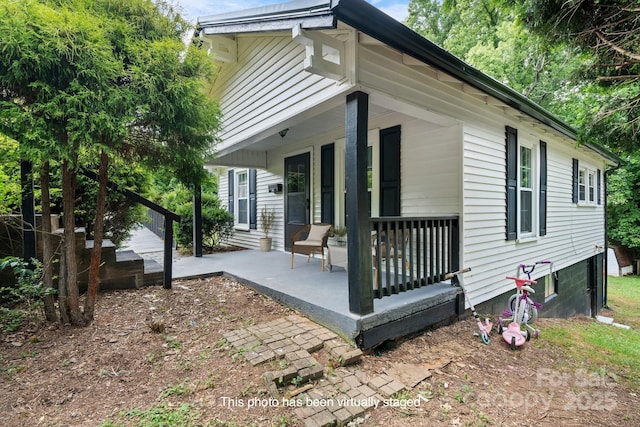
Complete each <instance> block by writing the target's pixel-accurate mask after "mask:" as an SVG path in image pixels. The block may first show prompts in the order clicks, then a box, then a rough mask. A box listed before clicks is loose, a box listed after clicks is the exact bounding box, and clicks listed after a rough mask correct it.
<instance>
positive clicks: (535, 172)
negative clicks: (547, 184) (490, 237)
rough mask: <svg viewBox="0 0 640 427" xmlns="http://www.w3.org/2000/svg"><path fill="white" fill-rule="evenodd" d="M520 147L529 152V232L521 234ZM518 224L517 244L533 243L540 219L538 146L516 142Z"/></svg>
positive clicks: (536, 235)
mask: <svg viewBox="0 0 640 427" xmlns="http://www.w3.org/2000/svg"><path fill="white" fill-rule="evenodd" d="M521 147H526V148H528V149H530V150H531V187H528V188H530V189H531V211H532V212H531V232H526V233H523V232H522V231H521V226H522V224H521V222H522V215H521V209H522V203H521V198H520V195H521V191H522V186H521V179H522V176H521V173H520V172H521V170H520V168H521V166H522V164H521V158H520V155H521V150H520V148H521ZM517 194H518V213H517V217H518V222H517V231H518V239H517V240H518V242H520V243H526V242H530V241H534V240H536V239H537V238H538V231H539V224H538V220H539V217H540V200H539V199H540V153H539V145H538V144H536V143H533V142H529V141H518V193H517Z"/></svg>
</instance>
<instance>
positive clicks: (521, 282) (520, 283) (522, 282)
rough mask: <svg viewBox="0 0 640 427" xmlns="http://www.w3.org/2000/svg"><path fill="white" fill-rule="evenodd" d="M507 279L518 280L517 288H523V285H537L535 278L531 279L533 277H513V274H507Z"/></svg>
mask: <svg viewBox="0 0 640 427" xmlns="http://www.w3.org/2000/svg"><path fill="white" fill-rule="evenodd" d="M507 279H510V280H513V281H514V282H516V288H518V289H521V288H522V286H523V285H528V284H531V285H535V284H536V283H538V282H536V281H535V280H531V279H523V278H522V277H513V276H507Z"/></svg>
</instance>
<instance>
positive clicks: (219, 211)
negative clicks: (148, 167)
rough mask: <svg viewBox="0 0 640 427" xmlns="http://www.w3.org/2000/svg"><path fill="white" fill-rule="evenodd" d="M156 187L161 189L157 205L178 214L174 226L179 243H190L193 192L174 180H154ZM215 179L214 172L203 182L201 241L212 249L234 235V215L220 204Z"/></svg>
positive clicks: (187, 244) (183, 244)
mask: <svg viewBox="0 0 640 427" xmlns="http://www.w3.org/2000/svg"><path fill="white" fill-rule="evenodd" d="M155 186H156V189H158V190H160V189H164V193H163V194H164V195H163V197H162V199H161V200H160V204H161V205H162V206H164V207H166V208H167V209H169V210H170V211H173V212H175V213H176V214H178V215H179V216H180V222H179V223H177V224H175V225H174V236H175V239H176V242H177V243H178V245H179V246H183V247H184V246H191V245H192V244H193V194H192V192H191V191H190V190H189V189H188V188H187V187H185V186H184V185H182V184H179V183H178V182H177V181H176V180H170V181H169V182H163V181H162V180H161V179H156V182H155ZM217 188H218V186H217V182H216V178H215V176H213V175H210V176H209V179H208V180H206V181H205V182H203V183H202V244H203V246H204V247H206V248H213V247H215V246H218V245H220V244H222V243H225V242H226V241H227V240H228V239H229V238H230V237H231V236H232V235H233V231H234V228H233V215H231V214H230V213H229V212H227V210H226V209H225V208H223V207H221V206H220V201H219V200H218V197H217V196H216V192H217Z"/></svg>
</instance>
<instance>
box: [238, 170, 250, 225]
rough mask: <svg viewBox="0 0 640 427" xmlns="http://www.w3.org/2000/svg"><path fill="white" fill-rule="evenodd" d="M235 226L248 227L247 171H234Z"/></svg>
mask: <svg viewBox="0 0 640 427" xmlns="http://www.w3.org/2000/svg"><path fill="white" fill-rule="evenodd" d="M235 181H236V188H235V194H236V200H235V205H236V209H235V211H236V218H235V220H236V224H235V225H236V227H237V228H240V229H247V230H248V229H249V171H248V170H246V169H245V170H239V171H237V172H236V180H235Z"/></svg>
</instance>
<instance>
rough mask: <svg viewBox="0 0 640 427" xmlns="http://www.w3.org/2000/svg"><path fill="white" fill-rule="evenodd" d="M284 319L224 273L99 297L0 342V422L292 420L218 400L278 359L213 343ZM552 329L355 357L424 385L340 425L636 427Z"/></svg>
mask: <svg viewBox="0 0 640 427" xmlns="http://www.w3.org/2000/svg"><path fill="white" fill-rule="evenodd" d="M291 313H292V311H291V310H289V309H287V308H285V307H283V306H281V305H279V304H277V303H275V302H273V301H272V300H270V299H268V298H266V297H263V296H262V295H260V294H258V293H256V292H255V291H253V290H251V289H249V288H246V287H244V286H242V285H240V284H238V283H236V282H234V281H232V280H229V279H227V278H224V277H210V278H205V279H196V280H188V281H177V282H174V284H173V289H171V290H165V289H162V288H161V287H153V288H146V289H141V290H132V291H120V292H110V293H105V294H102V295H101V296H100V300H99V303H98V307H97V309H96V318H95V321H94V323H93V324H92V325H91V326H89V327H86V328H71V327H65V328H61V327H46V328H42V329H40V330H31V331H21V332H19V333H14V334H11V335H2V336H0V338H1V342H0V425H2V426H98V425H101V424H103V423H105V422H108V423H107V425H111V426H113V425H143V424H136V422H138V421H139V420H140V418H139V417H135V416H133V414H135V411H134V410H135V409H138V410H141V411H147V413H149V412H151V411H150V409H151V408H165V409H167V408H173V409H176V410H180V408H187V407H185V406H183V405H184V404H187V405H189V406H188V408H189V413H191V414H196V418H197V419H196V420H195V421H193V422H192V424H189V425H213V426H249V425H255V426H297V425H301V422H300V421H299V420H298V418H297V417H296V415H295V414H294V411H293V409H292V408H285V407H282V406H281V405H272V406H263V407H259V408H255V407H254V408H248V407H247V406H248V405H243V406H241V405H240V404H236V405H229V404H227V403H226V402H229V401H233V402H236V403H237V402H248V401H249V400H250V399H252V398H256V397H257V398H268V397H269V396H268V395H267V391H266V388H265V386H264V384H263V382H262V379H261V375H262V374H263V373H264V372H266V371H268V370H272V369H273V368H274V367H273V364H274V363H277V362H271V363H268V364H266V365H263V366H257V367H253V366H251V365H250V364H249V363H247V362H245V361H244V360H243V359H242V356H241V355H239V354H237V353H235V354H234V353H233V352H232V351H230V348H229V347H228V346H227V345H226V343H225V342H224V340H223V339H222V336H223V334H224V333H225V332H227V331H230V330H234V329H240V328H245V327H248V326H250V325H253V324H257V323H260V322H265V321H269V320H273V319H276V318H279V317H283V316H286V315H289V314H291ZM571 321H583V320H580V319H574V320H571ZM554 322H562V321H560V320H551V319H541V320H539V321H538V325H539V328H540V329H541V330H542V334H541V337H540V338H539V339H538V340H537V341H535V342H534V341H532V342H530V343H527V344H526V345H525V347H524V348H522V349H519V350H516V351H512V350H510V349H509V348H508V346H507V345H506V344H505V343H504V342H502V341H501V340H499V339H498V338H497V337H495V336H494V338H493V340H492V342H491V343H490V345H488V346H485V345H483V344H482V343H481V342H480V341H479V339H478V338H474V337H473V336H472V332H473V330H474V328H475V325H474V323H473V322H472V321H471V320H465V321H462V322H458V323H456V324H454V325H452V326H447V327H442V328H439V329H437V330H434V331H429V332H424V333H421V334H418V335H414V336H412V337H410V338H408V339H403V340H399V341H395V342H393V343H387V344H385V345H383V346H381V347H379V348H377V349H375V350H373V351H370V352H368V353H366V354H365V355H364V357H363V358H362V361H361V362H360V364H359V365H358V369H361V370H364V371H367V372H368V373H370V374H372V375H373V374H380V373H394V372H395V373H398V372H399V373H400V374H402V372H404V373H405V374H407V373H408V374H409V375H410V374H412V373H414V374H415V373H416V372H418V371H420V372H423V375H421V376H422V377H426V378H424V379H422V378H418V379H417V380H416V381H412V382H413V383H412V384H411V387H410V388H409V389H408V390H407V391H405V392H401V393H400V395H398V396H397V397H398V398H399V400H400V401H402V402H405V403H404V404H403V405H400V406H389V405H388V406H383V405H381V406H380V407H379V408H377V409H375V410H371V411H369V412H368V413H367V414H366V415H365V416H364V417H361V418H359V419H356V420H354V421H352V423H351V424H352V425H365V426H406V425H412V426H413V425H415V426H488V425H491V426H536V427H541V426H627V427H630V426H637V425H640V414H639V411H638V396H637V394H636V393H635V392H634V391H633V390H630V389H627V388H625V387H624V386H623V385H622V384H620V383H619V382H618V381H617V380H616V377H615V375H612V374H606V375H605V374H597V373H594V372H593V370H592V369H584V368H583V367H581V366H576V365H575V363H572V361H570V360H567V359H566V356H565V355H563V354H562V352H560V351H559V350H558V349H557V348H554V347H553V346H551V345H548V344H546V343H545V341H544V328H545V325H549V324H551V323H554ZM400 374H399V375H400ZM406 383H407V382H405V384H406ZM127 414H128V415H127ZM144 425H147V424H144ZM149 425H160V424H149Z"/></svg>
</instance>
